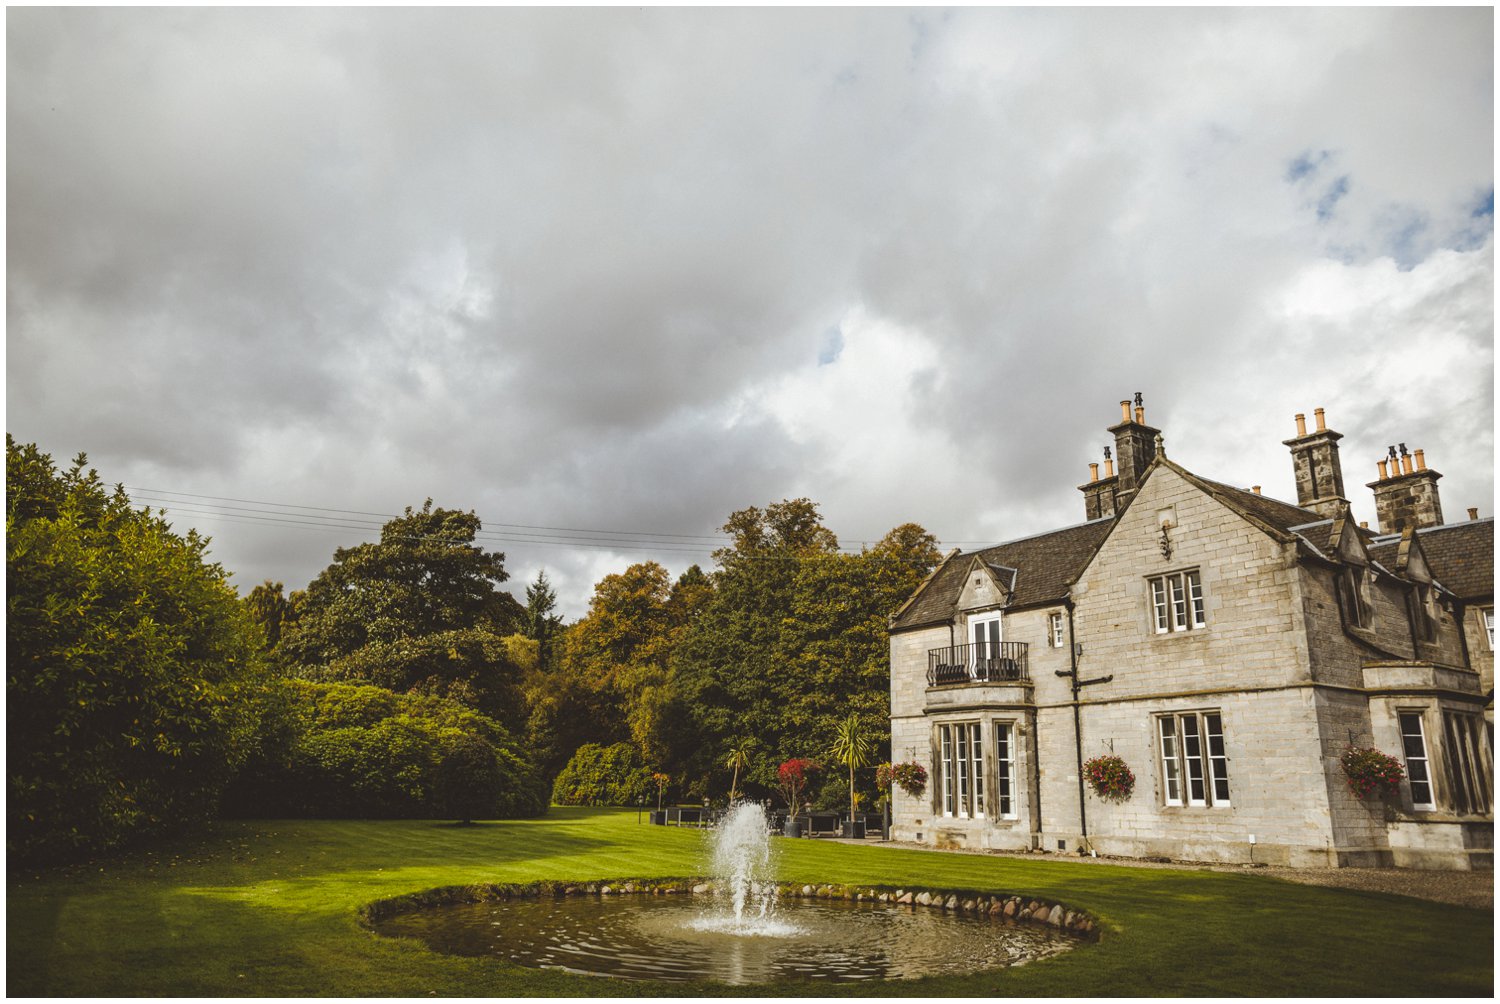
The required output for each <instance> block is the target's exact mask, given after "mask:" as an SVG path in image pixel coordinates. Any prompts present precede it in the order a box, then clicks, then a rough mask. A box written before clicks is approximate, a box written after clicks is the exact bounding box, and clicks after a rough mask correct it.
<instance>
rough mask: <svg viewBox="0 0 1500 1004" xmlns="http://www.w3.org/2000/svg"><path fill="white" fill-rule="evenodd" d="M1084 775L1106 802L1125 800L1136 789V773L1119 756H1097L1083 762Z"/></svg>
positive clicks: (1095, 792)
mask: <svg viewBox="0 0 1500 1004" xmlns="http://www.w3.org/2000/svg"><path fill="white" fill-rule="evenodd" d="M1083 776H1084V779H1085V780H1087V781H1088V784H1089V787H1090V788H1091V789H1092V790H1093V792H1094V794H1096V795H1098V796H1099V797H1100V798H1102V799H1104V800H1105V801H1106V802H1123V801H1125V800H1126V799H1127V798H1129V797H1130V793H1131V792H1133V791H1134V790H1135V775H1134V774H1132V773H1131V771H1130V768H1129V767H1127V766H1126V765H1125V761H1124V760H1121V759H1120V758H1119V757H1117V756H1096V757H1094V758H1093V759H1092V760H1087V761H1085V762H1084V764H1083Z"/></svg>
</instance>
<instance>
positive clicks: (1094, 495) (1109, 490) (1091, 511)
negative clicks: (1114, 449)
mask: <svg viewBox="0 0 1500 1004" xmlns="http://www.w3.org/2000/svg"><path fill="white" fill-rule="evenodd" d="M1119 484H1120V479H1119V477H1118V476H1117V475H1116V474H1115V462H1114V459H1113V458H1112V457H1111V456H1110V454H1109V447H1107V446H1106V447H1105V448H1104V477H1102V478H1101V477H1100V476H1099V465H1098V464H1089V480H1088V484H1083V485H1079V486H1078V490H1079V491H1081V492H1083V511H1084V514H1085V516H1084V518H1085V519H1091V520H1093V519H1098V518H1099V517H1100V516H1113V515H1114V514H1115V489H1116V488H1117V487H1118V486H1119Z"/></svg>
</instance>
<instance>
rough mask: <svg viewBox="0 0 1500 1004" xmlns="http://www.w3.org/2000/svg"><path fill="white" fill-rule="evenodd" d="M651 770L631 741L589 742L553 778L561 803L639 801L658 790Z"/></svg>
mask: <svg viewBox="0 0 1500 1004" xmlns="http://www.w3.org/2000/svg"><path fill="white" fill-rule="evenodd" d="M654 791H655V788H654V786H653V785H652V783H651V771H650V770H648V769H647V768H646V764H645V763H644V762H643V761H642V760H641V751H640V750H638V749H636V748H635V747H634V746H633V745H631V744H630V743H615V744H614V745H613V746H600V745H598V744H597V743H585V744H584V745H582V746H580V747H578V752H576V753H574V754H573V759H571V760H569V761H568V764H567V766H565V767H564V768H563V769H562V773H561V774H558V775H557V779H556V780H555V781H553V782H552V801H554V802H556V803H557V804H558V805H638V804H640V802H641V801H642V800H643V799H645V798H646V796H647V794H648V792H654Z"/></svg>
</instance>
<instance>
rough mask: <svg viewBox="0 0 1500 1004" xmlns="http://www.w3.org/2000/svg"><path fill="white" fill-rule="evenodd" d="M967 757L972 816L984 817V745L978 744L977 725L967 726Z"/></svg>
mask: <svg viewBox="0 0 1500 1004" xmlns="http://www.w3.org/2000/svg"><path fill="white" fill-rule="evenodd" d="M969 756H970V758H971V759H972V760H973V764H974V767H973V770H972V772H971V776H972V777H973V781H974V815H975V816H983V815H984V745H983V744H982V743H981V742H980V733H979V723H978V722H975V723H974V724H973V725H970V726H969Z"/></svg>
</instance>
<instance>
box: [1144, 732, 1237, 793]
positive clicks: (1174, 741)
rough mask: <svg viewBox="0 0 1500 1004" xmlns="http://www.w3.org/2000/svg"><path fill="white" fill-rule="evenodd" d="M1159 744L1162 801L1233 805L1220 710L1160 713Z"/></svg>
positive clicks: (1157, 737)
mask: <svg viewBox="0 0 1500 1004" xmlns="http://www.w3.org/2000/svg"><path fill="white" fill-rule="evenodd" d="M1156 744H1157V745H1156V756H1157V765H1158V768H1159V769H1160V770H1161V779H1162V804H1164V805H1176V806H1188V807H1191V808H1214V809H1228V808H1230V807H1232V805H1233V802H1232V801H1231V799H1230V790H1229V751H1228V749H1227V748H1226V746H1225V742H1224V716H1223V714H1222V713H1221V712H1219V711H1217V710H1212V709H1210V710H1204V711H1180V712H1173V713H1171V714H1165V715H1157V716H1156Z"/></svg>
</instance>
